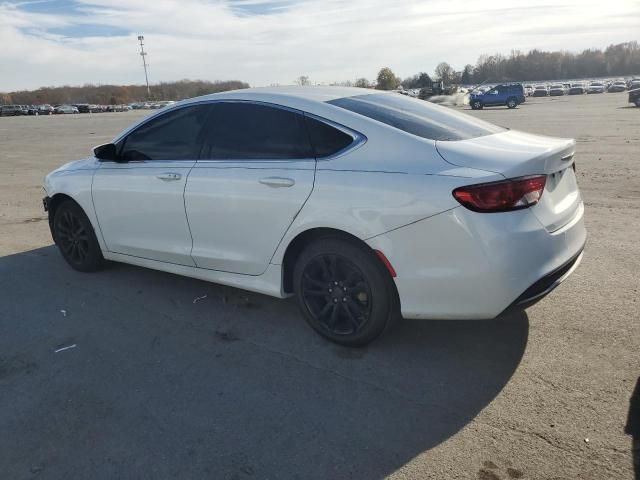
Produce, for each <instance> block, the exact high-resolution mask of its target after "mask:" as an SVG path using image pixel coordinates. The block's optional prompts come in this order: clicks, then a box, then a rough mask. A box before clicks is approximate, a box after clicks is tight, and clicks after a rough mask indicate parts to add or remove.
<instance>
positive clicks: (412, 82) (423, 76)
mask: <svg viewBox="0 0 640 480" xmlns="http://www.w3.org/2000/svg"><path fill="white" fill-rule="evenodd" d="M431 83H432V82H431V77H430V76H429V74H428V73H425V72H420V73H416V74H415V75H414V76H413V77H407V78H405V79H404V80H403V81H402V86H403V87H404V88H431Z"/></svg>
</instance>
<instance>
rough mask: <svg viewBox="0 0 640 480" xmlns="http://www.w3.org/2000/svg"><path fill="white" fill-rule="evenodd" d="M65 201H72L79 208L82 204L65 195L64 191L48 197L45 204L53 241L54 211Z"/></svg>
mask: <svg viewBox="0 0 640 480" xmlns="http://www.w3.org/2000/svg"><path fill="white" fill-rule="evenodd" d="M66 201H72V202H73V203H75V204H76V205H78V206H79V207H80V208H82V206H81V205H80V204H79V203H78V202H76V201H75V200H74V198H73V197H71V196H69V195H67V194H66V193H56V194H55V195H53V196H52V197H50V198H49V202H48V204H47V208H48V210H47V213H48V215H49V230H51V237H52V238H53V241H54V242H55V241H56V239H55V234H54V230H53V219H54V218H55V217H56V211H57V210H58V207H59V206H60V205H62V203H64V202H66ZM83 211H84V209H83ZM85 213H86V212H85Z"/></svg>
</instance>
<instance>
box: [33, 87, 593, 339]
mask: <svg viewBox="0 0 640 480" xmlns="http://www.w3.org/2000/svg"><path fill="white" fill-rule="evenodd" d="M363 92H366V93H363ZM381 146H384V148H381ZM574 152H575V141H574V140H572V139H566V138H552V137H548V136H538V135H532V134H528V133H523V132H517V131H514V130H507V129H505V128H502V127H499V126H496V125H492V124H490V123H487V122H484V121H482V120H480V119H478V118H474V117H471V116H469V115H466V114H463V113H461V112H459V111H455V110H452V109H449V108H446V107H441V106H438V105H434V104H432V103H429V102H424V101H420V100H416V99H412V98H409V97H407V96H403V95H396V94H393V93H380V92H378V91H376V90H370V91H364V90H363V89H355V88H338V87H331V88H328V87H324V88H322V87H317V88H304V87H302V88H300V87H288V88H261V89H253V90H251V89H246V90H242V91H235V92H225V93H221V94H215V95H208V96H205V97H199V98H195V99H191V100H188V101H185V102H181V103H180V104H178V105H176V106H173V107H168V108H166V109H163V110H161V111H159V112H158V113H157V114H155V115H150V116H148V117H147V118H145V119H142V120H141V121H139V122H138V123H137V124H136V125H133V126H132V127H130V128H128V129H127V130H125V131H124V132H122V134H120V135H118V136H117V137H116V138H115V139H114V140H113V142H112V143H109V144H106V145H102V146H99V147H96V149H95V150H94V155H93V156H91V157H90V158H87V159H85V160H80V161H76V162H70V163H67V164H65V165H64V166H62V167H60V168H59V169H57V170H55V171H54V172H52V173H50V174H49V175H47V177H46V179H45V183H44V187H45V190H46V195H47V196H46V198H45V201H44V205H45V206H46V208H47V211H48V215H49V222H50V223H49V225H50V227H51V232H52V236H53V239H54V241H55V243H56V245H57V246H58V248H59V249H60V252H61V255H62V257H63V258H64V259H65V260H66V262H67V263H68V264H69V265H70V267H72V268H74V269H76V270H79V271H83V272H88V271H95V270H98V269H99V268H100V267H101V265H102V264H103V262H104V260H113V261H121V262H128V263H132V264H136V265H139V266H143V267H150V268H155V269H158V270H164V271H168V272H172V273H176V274H180V275H186V276H191V277H196V278H199V279H201V280H207V281H212V282H216V283H222V284H227V285H233V286H235V287H239V288H245V289H248V290H252V291H256V292H260V293H264V294H267V295H272V296H274V297H278V298H285V297H288V296H290V295H293V296H294V297H295V299H296V300H297V303H298V306H299V308H300V310H301V312H302V315H303V316H304V317H305V318H306V320H307V322H308V323H309V325H310V326H311V327H312V328H313V329H314V330H315V331H317V332H318V333H319V334H320V335H323V336H324V337H326V338H327V339H329V340H331V341H334V342H337V343H341V344H344V345H364V344H366V343H369V342H371V341H372V340H373V339H375V338H376V337H377V336H378V335H379V334H380V333H382V332H383V331H384V330H385V329H386V327H387V326H388V325H389V323H390V322H391V321H393V319H394V318H395V317H397V316H398V315H399V314H400V313H401V314H402V316H404V317H405V318H413V319H442V318H448V319H478V320H479V319H483V318H494V317H496V316H498V315H499V314H500V313H501V312H503V311H505V310H506V309H508V308H510V309H515V310H521V309H523V308H525V307H526V306H528V305H530V304H531V303H533V302H535V301H537V300H539V299H540V298H542V297H544V295H546V294H547V293H549V292H550V291H551V290H553V288H555V287H556V286H557V285H558V284H559V283H560V282H562V280H564V279H565V278H567V277H568V276H569V275H570V274H571V273H572V272H573V271H574V269H575V268H576V267H577V266H578V264H579V263H580V260H581V258H582V250H583V247H584V243H585V240H586V231H585V227H584V219H583V217H584V205H583V202H582V199H581V197H580V192H579V189H578V185H577V182H576V176H575V173H574V169H573V164H574ZM225 166H227V168H225ZM383 172H394V173H383ZM397 173H402V175H398V174H397ZM398 192H402V194H401V195H399V194H398ZM363 205H366V212H365V211H364V210H363ZM363 213H366V215H365V214H363ZM87 281H91V280H87ZM461 292H462V293H461Z"/></svg>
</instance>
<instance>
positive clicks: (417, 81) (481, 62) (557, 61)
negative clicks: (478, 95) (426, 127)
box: [305, 41, 640, 90]
mask: <svg viewBox="0 0 640 480" xmlns="http://www.w3.org/2000/svg"><path fill="white" fill-rule="evenodd" d="M627 75H640V46H639V45H638V42H636V41H633V42H626V43H620V44H617V45H609V46H608V47H607V48H605V49H604V50H600V49H587V50H583V51H582V52H579V53H572V52H565V51H555V52H546V51H543V50H537V49H534V50H529V51H528V52H526V53H523V52H521V51H519V50H513V51H512V52H511V53H510V54H509V55H502V54H500V53H496V54H494V55H481V56H480V57H479V58H478V61H477V62H476V64H475V65H471V64H468V65H466V66H465V67H464V68H463V69H462V70H455V69H454V68H453V67H452V66H451V65H449V64H448V63H447V62H441V63H439V64H438V66H437V67H436V69H435V71H434V72H433V76H430V75H429V74H428V73H426V72H419V73H416V74H415V75H412V76H410V77H407V78H404V79H402V78H400V77H398V76H396V75H395V73H393V71H392V70H391V69H390V68H389V67H384V68H382V69H380V71H379V72H378V75H377V77H376V79H375V81H368V80H367V79H365V78H360V79H358V80H356V81H355V82H351V81H346V82H338V83H336V85H348V86H358V87H370V88H377V89H379V90H394V89H396V88H398V87H399V86H402V87H403V88H430V87H431V86H432V84H433V82H434V81H442V83H443V84H444V85H473V84H478V83H482V82H492V83H495V82H517V81H537V80H570V79H574V78H576V79H577V78H593V77H613V76H627ZM305 79H306V80H307V82H308V77H305Z"/></svg>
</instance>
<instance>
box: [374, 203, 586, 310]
mask: <svg viewBox="0 0 640 480" xmlns="http://www.w3.org/2000/svg"><path fill="white" fill-rule="evenodd" d="M583 212H584V209H583V208H580V209H578V210H577V213H576V215H575V217H574V218H573V219H572V220H571V221H570V222H569V223H568V224H567V225H565V226H564V227H562V228H560V229H558V230H557V231H555V232H548V231H547V230H546V229H545V228H544V226H543V225H542V224H541V223H540V221H539V220H538V219H537V218H536V216H535V215H534V214H533V212H531V210H530V209H525V210H519V211H514V212H507V213H501V214H483V213H475V212H471V211H469V210H467V209H465V208H464V207H457V208H454V209H453V210H449V211H447V212H444V213H441V214H439V215H436V216H434V217H431V218H428V219H425V220H422V221H420V222H417V223H415V224H412V225H408V226H406V227H403V228H400V229H398V230H394V231H392V232H389V233H387V234H384V235H380V236H378V237H374V238H371V239H369V240H368V241H367V243H368V244H369V245H370V246H371V247H372V248H374V249H376V250H380V251H382V252H383V253H384V254H385V256H386V257H387V258H388V259H389V261H390V262H391V265H393V268H394V269H395V271H396V272H397V277H396V278H395V279H394V280H395V283H396V287H397V290H398V295H399V297H400V306H401V311H402V315H403V316H404V317H405V318H414V319H460V320H471V319H489V318H495V317H497V316H499V315H500V314H501V313H503V312H504V311H506V310H507V309H508V308H512V307H513V308H516V307H517V308H519V309H522V308H526V306H527V304H531V303H534V302H535V301H537V300H539V299H541V298H542V297H544V296H545V295H546V294H548V293H549V292H551V291H552V290H553V289H554V288H555V287H557V286H558V285H559V284H560V283H561V282H562V281H564V280H565V279H566V278H567V277H568V276H569V275H570V274H571V272H572V271H573V270H574V269H575V268H576V267H577V266H578V263H579V261H580V259H581V256H580V255H581V253H582V250H583V249H584V245H585V242H586V230H585V228H584V219H583V215H584V214H583Z"/></svg>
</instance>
